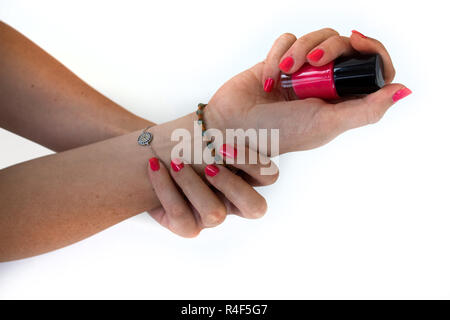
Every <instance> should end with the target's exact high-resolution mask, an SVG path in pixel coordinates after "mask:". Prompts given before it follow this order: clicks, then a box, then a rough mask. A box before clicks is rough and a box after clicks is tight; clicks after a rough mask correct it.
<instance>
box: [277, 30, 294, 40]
mask: <svg viewBox="0 0 450 320" xmlns="http://www.w3.org/2000/svg"><path fill="white" fill-rule="evenodd" d="M278 39H279V40H280V41H283V42H294V41H295V40H297V37H296V36H295V35H294V34H292V33H289V32H285V33H283V34H282V35H281V36H280V37H279V38H278Z"/></svg>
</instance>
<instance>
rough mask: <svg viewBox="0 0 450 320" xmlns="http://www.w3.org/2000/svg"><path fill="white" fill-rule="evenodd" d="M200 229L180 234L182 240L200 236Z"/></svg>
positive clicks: (196, 228)
mask: <svg viewBox="0 0 450 320" xmlns="http://www.w3.org/2000/svg"><path fill="white" fill-rule="evenodd" d="M200 231H201V229H200V228H199V227H195V228H191V229H190V230H186V231H184V232H183V233H182V234H180V236H181V237H183V238H196V237H197V236H198V235H199V234H200Z"/></svg>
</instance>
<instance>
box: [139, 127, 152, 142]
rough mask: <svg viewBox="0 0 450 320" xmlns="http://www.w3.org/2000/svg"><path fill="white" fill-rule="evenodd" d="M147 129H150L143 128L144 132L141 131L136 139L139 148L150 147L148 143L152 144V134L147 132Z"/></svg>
mask: <svg viewBox="0 0 450 320" xmlns="http://www.w3.org/2000/svg"><path fill="white" fill-rule="evenodd" d="M148 129H150V127H147V128H145V129H144V131H142V133H141V134H140V135H139V137H138V140H137V142H138V144H140V145H141V146H148V145H150V142H152V140H153V134H151V133H150V132H148V131H147V130H148Z"/></svg>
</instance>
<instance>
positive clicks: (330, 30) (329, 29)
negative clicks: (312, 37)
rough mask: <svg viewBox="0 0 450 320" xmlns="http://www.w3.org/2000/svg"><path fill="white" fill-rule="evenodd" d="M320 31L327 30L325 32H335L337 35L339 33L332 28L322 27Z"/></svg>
mask: <svg viewBox="0 0 450 320" xmlns="http://www.w3.org/2000/svg"><path fill="white" fill-rule="evenodd" d="M320 31H322V32H327V33H332V34H335V35H339V33H338V32H337V31H336V30H334V29H333V28H328V27H327V28H323V29H321V30H320Z"/></svg>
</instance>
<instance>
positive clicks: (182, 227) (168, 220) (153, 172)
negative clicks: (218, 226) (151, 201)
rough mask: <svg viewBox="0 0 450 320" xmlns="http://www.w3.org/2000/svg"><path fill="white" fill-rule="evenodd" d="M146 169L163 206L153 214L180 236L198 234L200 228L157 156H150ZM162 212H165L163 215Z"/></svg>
mask: <svg viewBox="0 0 450 320" xmlns="http://www.w3.org/2000/svg"><path fill="white" fill-rule="evenodd" d="M147 171H148V176H149V178H150V181H151V183H152V186H153V189H154V190H155V193H156V196H157V197H158V199H159V201H160V202H161V205H162V207H163V208H164V212H161V211H158V210H157V211H155V212H153V216H155V218H157V221H158V222H160V223H161V224H162V225H164V226H167V227H168V229H169V230H171V231H172V232H174V233H176V234H178V235H180V236H183V237H194V236H196V235H198V233H199V232H200V228H199V226H198V224H197V222H196V220H195V217H194V216H193V214H192V210H191V209H190V208H189V206H188V204H187V203H186V200H185V199H184V198H183V196H182V195H181V194H180V191H179V190H178V189H177V187H176V185H175V184H174V182H173V181H172V178H171V177H170V175H169V173H168V171H167V169H166V167H165V166H164V164H163V163H161V162H160V161H159V160H158V158H151V159H150V160H149V165H148V170H147ZM163 213H165V214H164V215H163ZM158 219H159V220H158Z"/></svg>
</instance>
